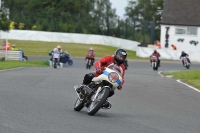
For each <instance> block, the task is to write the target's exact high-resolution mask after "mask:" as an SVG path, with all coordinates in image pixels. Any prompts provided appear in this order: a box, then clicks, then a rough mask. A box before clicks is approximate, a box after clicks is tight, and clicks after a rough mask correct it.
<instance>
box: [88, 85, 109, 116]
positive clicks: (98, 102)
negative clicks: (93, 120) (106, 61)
mask: <svg viewBox="0 0 200 133" xmlns="http://www.w3.org/2000/svg"><path fill="white" fill-rule="evenodd" d="M109 93H110V90H109V89H108V88H106V87H103V88H102V90H101V91H100V92H99V93H98V95H97V97H96V99H94V100H93V101H92V102H91V103H90V105H89V106H88V111H87V112H88V115H94V114H95V113H97V111H99V109H100V108H101V107H102V105H103V104H104V103H105V101H106V99H107V98H108V95H109ZM94 95H95V94H94ZM94 95H93V96H94ZM93 96H92V98H93Z"/></svg>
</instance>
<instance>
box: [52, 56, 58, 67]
mask: <svg viewBox="0 0 200 133" xmlns="http://www.w3.org/2000/svg"><path fill="white" fill-rule="evenodd" d="M52 56H53V60H52V63H53V64H52V66H53V67H54V68H57V67H58V64H59V63H60V53H56V52H54V53H52Z"/></svg>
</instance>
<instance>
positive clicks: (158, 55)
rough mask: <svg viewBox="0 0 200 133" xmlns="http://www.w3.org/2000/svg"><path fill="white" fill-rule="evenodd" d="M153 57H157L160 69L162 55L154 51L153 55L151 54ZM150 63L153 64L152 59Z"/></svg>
mask: <svg viewBox="0 0 200 133" xmlns="http://www.w3.org/2000/svg"><path fill="white" fill-rule="evenodd" d="M152 56H156V57H157V59H158V66H159V67H160V59H159V57H160V53H159V52H157V50H156V49H155V50H154V51H153V53H152V54H151V56H150V58H151V57H152ZM150 62H151V64H152V59H150Z"/></svg>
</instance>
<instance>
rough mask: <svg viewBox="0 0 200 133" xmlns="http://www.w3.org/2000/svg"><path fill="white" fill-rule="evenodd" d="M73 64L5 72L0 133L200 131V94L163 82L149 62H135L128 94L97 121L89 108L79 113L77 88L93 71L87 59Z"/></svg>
mask: <svg viewBox="0 0 200 133" xmlns="http://www.w3.org/2000/svg"><path fill="white" fill-rule="evenodd" d="M29 59H30V58H29ZM32 59H33V58H32ZM44 59H46V57H44ZM73 61H74V64H73V66H67V67H65V68H60V69H53V68H51V67H24V68H18V69H14V70H5V71H0V84H1V86H0V133H199V132H200V123H199V122H200V112H199V111H200V93H199V92H197V91H195V90H193V89H191V88H188V87H187V86H185V85H183V84H180V83H178V82H177V81H176V80H175V79H173V78H166V77H161V76H160V75H159V74H158V72H155V71H153V70H152V68H151V67H150V63H149V62H147V61H129V68H128V70H127V71H126V75H125V84H124V86H123V90H121V91H119V90H116V92H115V95H114V96H113V97H111V98H110V99H109V100H110V102H111V103H112V105H113V106H112V108H111V109H109V110H100V111H99V112H98V113H97V114H96V115H94V116H89V115H87V110H86V108H84V109H83V110H82V111H80V112H76V111H74V110H73V106H74V103H75V101H76V99H77V96H76V93H75V91H74V89H73V86H74V85H76V84H80V83H81V82H82V78H83V76H84V74H86V73H88V72H90V71H91V70H86V69H85V64H84V59H82V58H73ZM199 68H200V64H192V66H191V69H199ZM159 70H160V71H169V70H173V71H174V70H186V69H185V68H184V67H183V66H182V65H181V63H180V62H178V63H175V62H173V63H171V62H162V64H161V68H160V69H159Z"/></svg>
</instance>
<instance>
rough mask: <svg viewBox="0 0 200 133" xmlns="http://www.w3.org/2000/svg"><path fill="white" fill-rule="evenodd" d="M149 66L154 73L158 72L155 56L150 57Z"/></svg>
mask: <svg viewBox="0 0 200 133" xmlns="http://www.w3.org/2000/svg"><path fill="white" fill-rule="evenodd" d="M151 61H152V62H151V66H152V67H153V70H154V71H157V70H158V58H157V57H156V56H151Z"/></svg>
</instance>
